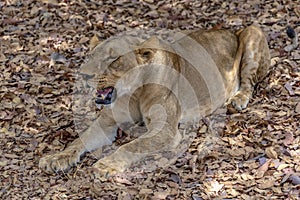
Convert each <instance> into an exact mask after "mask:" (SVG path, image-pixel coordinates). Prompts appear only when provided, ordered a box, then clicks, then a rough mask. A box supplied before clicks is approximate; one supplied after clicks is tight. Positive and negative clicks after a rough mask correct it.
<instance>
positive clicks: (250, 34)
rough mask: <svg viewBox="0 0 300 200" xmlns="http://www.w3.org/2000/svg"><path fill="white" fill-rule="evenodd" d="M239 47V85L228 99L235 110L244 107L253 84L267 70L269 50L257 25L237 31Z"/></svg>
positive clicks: (260, 78)
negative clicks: (236, 90)
mask: <svg viewBox="0 0 300 200" xmlns="http://www.w3.org/2000/svg"><path fill="white" fill-rule="evenodd" d="M237 35H238V37H239V49H238V53H237V56H236V59H237V60H240V61H241V62H240V87H239V90H238V92H237V93H236V94H235V95H234V96H233V97H232V98H231V99H230V101H231V104H232V105H233V106H234V107H235V109H237V110H242V109H245V108H246V107H247V105H248V103H249V100H250V98H251V96H252V93H253V90H254V86H255V84H256V83H258V82H259V81H261V80H262V79H263V78H264V77H265V76H266V75H267V72H268V68H269V65H270V52H269V47H268V43H267V40H266V38H265V36H264V33H263V32H262V30H261V29H260V28H258V27H257V26H254V25H252V26H249V27H247V28H246V29H244V30H243V31H239V32H238V33H237Z"/></svg>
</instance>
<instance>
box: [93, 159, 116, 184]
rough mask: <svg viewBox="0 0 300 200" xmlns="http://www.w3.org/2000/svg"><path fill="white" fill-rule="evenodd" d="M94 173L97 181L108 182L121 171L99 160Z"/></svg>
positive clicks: (94, 166) (94, 167)
mask: <svg viewBox="0 0 300 200" xmlns="http://www.w3.org/2000/svg"><path fill="white" fill-rule="evenodd" d="M92 172H93V175H94V177H95V178H96V179H100V180H103V181H104V180H107V179H108V178H109V177H111V176H114V175H116V174H118V173H120V172H121V171H119V170H118V169H116V168H114V167H110V166H109V165H107V164H106V163H104V162H101V160H99V161H98V162H96V163H95V164H94V165H93V167H92Z"/></svg>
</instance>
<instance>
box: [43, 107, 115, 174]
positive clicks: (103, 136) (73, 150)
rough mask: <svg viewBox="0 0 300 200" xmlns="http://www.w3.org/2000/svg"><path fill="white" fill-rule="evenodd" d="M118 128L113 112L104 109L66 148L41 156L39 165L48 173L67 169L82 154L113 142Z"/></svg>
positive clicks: (76, 161)
mask: <svg viewBox="0 0 300 200" xmlns="http://www.w3.org/2000/svg"><path fill="white" fill-rule="evenodd" d="M116 129H117V126H116V123H115V122H114V120H113V118H112V116H111V113H110V112H109V111H104V112H103V113H102V115H101V116H100V117H99V118H98V119H97V120H96V121H95V122H93V124H92V125H91V126H90V127H89V128H88V129H87V130H86V131H85V132H84V133H83V134H82V135H80V137H79V138H77V139H76V140H75V141H74V142H72V143H71V144H70V145H69V146H68V147H67V148H66V149H65V150H63V151H61V152H58V153H56V154H53V155H47V156H45V157H43V158H41V159H40V162H39V167H40V168H41V169H42V170H43V171H45V172H47V173H54V172H59V171H67V170H68V169H70V167H72V166H74V165H76V164H77V163H78V162H79V160H80V156H81V155H82V154H84V153H85V152H87V151H93V150H95V149H97V148H101V147H102V146H103V145H108V144H111V143H112V141H113V140H114V138H115V134H116Z"/></svg>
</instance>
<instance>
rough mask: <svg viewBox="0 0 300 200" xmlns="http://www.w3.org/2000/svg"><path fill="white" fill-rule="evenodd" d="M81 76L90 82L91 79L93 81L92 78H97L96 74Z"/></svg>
mask: <svg viewBox="0 0 300 200" xmlns="http://www.w3.org/2000/svg"><path fill="white" fill-rule="evenodd" d="M80 75H81V76H82V78H83V79H84V80H89V79H92V78H94V77H95V75H94V74H93V75H89V74H80Z"/></svg>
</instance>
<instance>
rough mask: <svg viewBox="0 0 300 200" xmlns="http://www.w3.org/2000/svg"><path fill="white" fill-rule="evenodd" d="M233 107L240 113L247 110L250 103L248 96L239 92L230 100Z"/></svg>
mask: <svg viewBox="0 0 300 200" xmlns="http://www.w3.org/2000/svg"><path fill="white" fill-rule="evenodd" d="M230 102H231V105H232V106H233V107H234V108H235V109H236V110H238V111H241V110H243V109H245V108H246V107H247V105H248V103H249V97H248V95H245V94H244V93H242V92H238V93H237V94H236V95H234V96H233V97H232V98H231V99H230Z"/></svg>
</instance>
